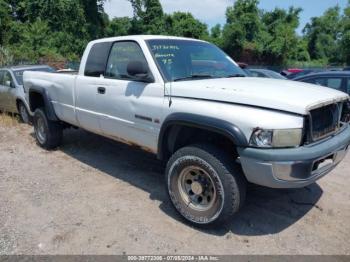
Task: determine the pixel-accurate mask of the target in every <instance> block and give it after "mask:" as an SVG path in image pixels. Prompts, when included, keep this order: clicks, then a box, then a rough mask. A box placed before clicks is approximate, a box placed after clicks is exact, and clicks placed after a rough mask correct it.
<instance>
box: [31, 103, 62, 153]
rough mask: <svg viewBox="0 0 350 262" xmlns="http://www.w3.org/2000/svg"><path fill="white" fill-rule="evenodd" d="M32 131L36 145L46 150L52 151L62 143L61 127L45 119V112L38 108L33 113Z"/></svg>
mask: <svg viewBox="0 0 350 262" xmlns="http://www.w3.org/2000/svg"><path fill="white" fill-rule="evenodd" d="M33 124H34V131H35V137H36V141H37V143H38V144H39V145H40V146H41V147H43V148H45V149H47V150H50V149H54V148H56V147H58V146H59V145H60V144H61V142H62V134H63V128H62V125H61V124H60V123H58V122H55V121H50V120H49V119H47V117H46V113H45V110H44V109H42V108H38V109H36V110H35V112H34V119H33Z"/></svg>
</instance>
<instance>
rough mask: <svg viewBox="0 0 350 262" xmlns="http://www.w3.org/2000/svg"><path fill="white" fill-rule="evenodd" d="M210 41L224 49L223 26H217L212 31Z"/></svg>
mask: <svg viewBox="0 0 350 262" xmlns="http://www.w3.org/2000/svg"><path fill="white" fill-rule="evenodd" d="M210 41H211V42H213V43H214V44H216V45H217V46H219V47H223V41H222V29H221V25H220V24H217V25H215V26H213V27H212V28H211V30H210Z"/></svg>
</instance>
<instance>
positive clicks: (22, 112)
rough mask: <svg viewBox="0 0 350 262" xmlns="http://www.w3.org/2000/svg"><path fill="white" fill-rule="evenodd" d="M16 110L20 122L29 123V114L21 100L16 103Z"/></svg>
mask: <svg viewBox="0 0 350 262" xmlns="http://www.w3.org/2000/svg"><path fill="white" fill-rule="evenodd" d="M18 112H19V117H20V120H21V122H22V123H25V124H29V123H30V116H29V113H28V110H27V108H26V107H25V105H24V104H23V102H19V103H18Z"/></svg>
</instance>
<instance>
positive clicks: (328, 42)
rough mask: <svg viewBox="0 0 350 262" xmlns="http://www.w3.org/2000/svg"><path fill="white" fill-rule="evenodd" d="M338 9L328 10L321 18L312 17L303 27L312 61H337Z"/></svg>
mask: <svg viewBox="0 0 350 262" xmlns="http://www.w3.org/2000/svg"><path fill="white" fill-rule="evenodd" d="M341 27H342V23H341V17H340V8H339V7H338V6H336V7H333V8H329V9H328V10H327V11H326V12H325V13H324V14H323V15H322V16H320V17H314V18H312V20H311V23H308V24H307V25H306V26H305V29H304V33H305V37H306V39H307V41H308V51H309V54H310V56H311V58H312V59H323V60H328V61H329V62H335V61H337V60H339V51H338V50H339V36H340V33H341Z"/></svg>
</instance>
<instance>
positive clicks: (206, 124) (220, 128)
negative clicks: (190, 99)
mask: <svg viewBox="0 0 350 262" xmlns="http://www.w3.org/2000/svg"><path fill="white" fill-rule="evenodd" d="M174 125H179V126H187V127H195V128H200V129H204V130H208V131H212V132H215V133H218V134H221V135H224V136H226V137H227V138H228V139H230V140H231V141H232V142H233V143H234V144H235V145H236V146H239V147H246V146H248V141H247V138H246V137H245V135H244V133H243V132H242V130H241V129H239V128H238V127H237V126H236V125H234V124H232V123H230V122H227V121H225V120H222V119H217V118H213V117H208V116H203V115H196V114H189V113H173V114H171V115H169V116H168V117H167V118H166V119H165V120H164V122H163V124H162V127H161V129H160V133H159V138H158V153H157V157H158V159H161V160H162V159H164V157H165V152H164V141H166V140H165V139H166V137H165V135H166V133H167V131H168V129H169V128H170V127H171V126H174Z"/></svg>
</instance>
